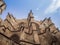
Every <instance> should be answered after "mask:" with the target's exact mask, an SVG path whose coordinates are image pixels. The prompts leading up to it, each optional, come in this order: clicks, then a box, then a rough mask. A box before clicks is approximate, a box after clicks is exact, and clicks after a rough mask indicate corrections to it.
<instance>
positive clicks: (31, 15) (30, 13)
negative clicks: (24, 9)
mask: <svg viewBox="0 0 60 45" xmlns="http://www.w3.org/2000/svg"><path fill="white" fill-rule="evenodd" d="M28 17H31V18H34V16H33V13H32V10H30V12H29V15H28Z"/></svg>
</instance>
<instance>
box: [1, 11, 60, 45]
mask: <svg viewBox="0 0 60 45" xmlns="http://www.w3.org/2000/svg"><path fill="white" fill-rule="evenodd" d="M0 45H60V31H59V29H58V28H56V27H55V25H54V23H53V22H52V21H51V19H50V18H45V19H44V20H42V21H37V20H34V16H33V13H32V11H30V12H29V14H28V17H27V18H26V19H16V18H15V17H13V15H11V14H9V13H8V15H7V16H6V19H5V20H2V19H1V18H0Z"/></svg>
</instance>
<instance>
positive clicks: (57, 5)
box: [0, 0, 60, 29]
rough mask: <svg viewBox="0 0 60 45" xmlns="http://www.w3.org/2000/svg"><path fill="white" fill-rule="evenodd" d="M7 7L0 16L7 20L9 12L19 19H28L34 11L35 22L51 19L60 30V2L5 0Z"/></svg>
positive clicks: (59, 0) (55, 0)
mask: <svg viewBox="0 0 60 45" xmlns="http://www.w3.org/2000/svg"><path fill="white" fill-rule="evenodd" d="M4 1H5V3H6V5H7V7H6V10H4V11H3V13H2V14H1V15H0V17H1V18H2V19H5V18H6V16H7V15H8V12H9V13H10V14H12V15H13V16H14V17H16V18H17V19H23V18H27V16H28V13H29V11H30V10H32V12H33V15H34V17H35V20H39V21H40V20H43V19H44V18H46V17H47V18H49V17H51V20H52V22H53V23H55V26H56V27H58V28H59V29H60V0H4Z"/></svg>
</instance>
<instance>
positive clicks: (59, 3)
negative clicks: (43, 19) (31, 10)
mask: <svg viewBox="0 0 60 45" xmlns="http://www.w3.org/2000/svg"><path fill="white" fill-rule="evenodd" d="M58 8H60V0H53V1H52V3H51V4H50V5H49V6H48V8H47V9H46V10H45V14H48V13H53V12H54V11H56V10H57V9H58Z"/></svg>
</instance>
